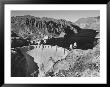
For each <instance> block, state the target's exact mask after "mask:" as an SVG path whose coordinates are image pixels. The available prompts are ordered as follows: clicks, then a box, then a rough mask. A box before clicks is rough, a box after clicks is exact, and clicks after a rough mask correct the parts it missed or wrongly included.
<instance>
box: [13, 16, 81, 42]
mask: <svg viewBox="0 0 110 87" xmlns="http://www.w3.org/2000/svg"><path fill="white" fill-rule="evenodd" d="M66 29H68V30H72V31H73V32H74V33H77V32H78V31H79V30H80V28H79V27H78V26H76V25H75V24H74V23H72V22H70V21H66V20H63V19H59V20H57V19H53V18H46V17H42V18H39V17H34V16H30V15H25V16H16V17H14V16H13V17H11V30H12V31H13V32H15V33H16V34H17V35H18V36H20V37H22V38H30V39H31V40H33V39H42V38H43V37H44V36H45V35H48V36H49V37H58V36H59V35H60V34H61V33H62V32H65V33H69V31H68V30H66Z"/></svg>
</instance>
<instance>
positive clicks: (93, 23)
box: [75, 16, 100, 31]
mask: <svg viewBox="0 0 110 87" xmlns="http://www.w3.org/2000/svg"><path fill="white" fill-rule="evenodd" d="M75 24H76V25H78V26H80V27H81V28H84V29H94V30H97V31H100V16H97V17H88V18H80V19H79V20H77V21H76V22H75Z"/></svg>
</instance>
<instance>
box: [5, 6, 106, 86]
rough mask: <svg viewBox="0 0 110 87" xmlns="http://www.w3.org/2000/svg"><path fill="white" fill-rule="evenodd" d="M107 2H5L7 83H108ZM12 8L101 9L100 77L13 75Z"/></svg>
mask: <svg viewBox="0 0 110 87" xmlns="http://www.w3.org/2000/svg"><path fill="white" fill-rule="evenodd" d="M106 7H107V6H106V4H82V5H81V4H80V5H79V4H5V8H4V9H5V11H4V14H5V16H4V36H5V38H4V41H5V47H4V50H5V53H4V58H5V59H4V75H5V76H4V79H5V81H4V82H5V84H106V83H107V52H106V51H107V47H106V40H107V37H106V36H107V25H106V24H107V23H106V20H107V18H106V14H107V12H106ZM12 10H100V77H65V78H64V77H11V43H10V40H11V11H12Z"/></svg>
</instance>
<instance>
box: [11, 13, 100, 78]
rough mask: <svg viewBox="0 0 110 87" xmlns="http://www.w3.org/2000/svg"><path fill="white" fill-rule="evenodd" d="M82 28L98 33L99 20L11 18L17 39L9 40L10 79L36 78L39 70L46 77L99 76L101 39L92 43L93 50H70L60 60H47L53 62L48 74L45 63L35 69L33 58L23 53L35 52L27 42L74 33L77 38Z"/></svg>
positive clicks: (13, 31)
mask: <svg viewBox="0 0 110 87" xmlns="http://www.w3.org/2000/svg"><path fill="white" fill-rule="evenodd" d="M77 25H78V26H77ZM79 26H80V27H81V28H80V27H79ZM83 28H84V29H93V30H96V31H99V32H100V17H89V18H82V19H79V20H78V21H76V22H75V23H72V22H70V21H66V20H63V19H59V20H58V19H53V18H46V17H43V18H39V17H34V16H30V15H26V16H16V17H11V32H12V37H19V38H18V39H12V44H11V47H12V48H14V49H12V53H11V55H12V56H11V59H12V60H11V61H12V64H11V66H12V69H11V72H12V76H18V77H19V76H27V77H29V76H34V77H37V76H38V73H39V71H42V70H43V73H45V74H43V76H47V77H48V76H52V77H83V76H84V77H85V76H86V77H91V76H93V77H94V76H100V75H99V74H100V39H98V40H97V41H96V42H95V43H96V44H95V46H94V47H93V49H86V50H82V49H71V50H69V52H68V54H67V56H66V57H65V58H63V59H62V58H61V59H59V58H58V60H55V58H54V57H52V58H51V60H50V59H49V58H47V59H48V62H47V63H48V64H50V65H51V61H53V62H52V66H51V67H49V69H48V71H47V70H44V67H45V64H47V63H44V64H41V66H39V67H38V66H37V63H36V62H35V61H34V58H33V57H32V56H30V55H29V54H27V53H26V52H27V51H31V50H33V49H34V46H31V45H29V44H30V41H33V40H42V39H43V38H44V36H46V35H47V36H49V38H52V37H54V38H58V37H60V36H61V34H62V33H65V35H68V37H69V36H71V32H73V36H74V35H78V34H79V33H78V32H80V31H81V30H82V29H83ZM92 35H93V34H92ZM73 36H72V37H73ZM15 42H16V44H15ZM78 42H79V40H78ZM18 61H19V62H18ZM17 62H18V63H17ZM48 66H49V65H48Z"/></svg>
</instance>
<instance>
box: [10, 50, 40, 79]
mask: <svg viewBox="0 0 110 87" xmlns="http://www.w3.org/2000/svg"><path fill="white" fill-rule="evenodd" d="M15 52H16V53H11V77H32V76H36V77H37V76H38V73H39V70H38V66H37V63H35V62H34V60H33V58H32V57H31V56H29V55H26V54H24V53H23V52H22V51H21V50H20V49H19V48H16V49H15ZM35 71H36V73H34V72H35ZM33 73H34V74H33ZM32 74H33V75H32Z"/></svg>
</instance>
